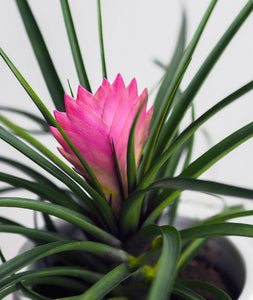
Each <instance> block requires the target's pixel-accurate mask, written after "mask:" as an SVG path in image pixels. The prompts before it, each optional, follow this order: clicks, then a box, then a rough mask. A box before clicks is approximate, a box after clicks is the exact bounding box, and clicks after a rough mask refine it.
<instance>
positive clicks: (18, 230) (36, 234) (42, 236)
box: [0, 225, 69, 243]
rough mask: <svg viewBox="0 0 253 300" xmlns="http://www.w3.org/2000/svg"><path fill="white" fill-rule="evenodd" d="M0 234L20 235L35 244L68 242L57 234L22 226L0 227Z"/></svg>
mask: <svg viewBox="0 0 253 300" xmlns="http://www.w3.org/2000/svg"><path fill="white" fill-rule="evenodd" d="M0 232H8V233H15V234H20V235H23V236H25V237H27V238H29V239H31V240H32V241H36V242H45V243H50V242H55V241H62V240H69V237H67V236H64V235H61V234H58V233H54V232H49V231H45V230H39V229H33V228H26V227H24V226H15V225H0Z"/></svg>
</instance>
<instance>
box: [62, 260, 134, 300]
mask: <svg viewBox="0 0 253 300" xmlns="http://www.w3.org/2000/svg"><path fill="white" fill-rule="evenodd" d="M129 276H131V273H130V271H129V268H128V266H127V265H126V264H120V265H119V266H117V267H115V268H114V269H112V271H110V272H108V273H107V274H106V275H105V276H103V277H102V278H101V279H100V280H99V281H98V282H96V283H95V284H94V285H93V286H92V287H91V288H89V289H88V291H86V292H85V293H84V294H82V295H80V296H74V297H68V298H61V299H64V300H79V299H80V300H100V299H103V297H104V296H106V295H107V294H108V293H109V292H110V291H112V290H113V289H114V288H115V287H117V286H118V285H119V284H120V283H121V282H122V281H124V280H125V279H127V278H128V277H129Z"/></svg>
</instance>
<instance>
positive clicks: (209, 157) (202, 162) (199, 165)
mask: <svg viewBox="0 0 253 300" xmlns="http://www.w3.org/2000/svg"><path fill="white" fill-rule="evenodd" d="M252 136H253V122H252V123H249V124H248V125H246V126H244V127H242V128H241V129H239V130H237V131H236V132H234V133H232V134H231V135H229V136H228V137H226V138H225V139H223V140H222V141H221V142H219V143H218V144H216V145H215V146H213V147H212V148H211V149H209V150H208V151H207V152H205V153H204V154H203V155H202V156H201V157H199V158H198V159H196V160H195V161H194V162H192V163H191V164H190V165H189V166H188V167H187V168H186V169H185V170H184V171H183V172H182V173H181V174H180V177H184V178H186V177H192V178H193V177H194V178H196V177H198V176H200V175H201V174H202V173H203V172H204V171H206V170H207V169H208V168H210V167H211V166H212V165H214V164H215V163H216V162H217V161H218V160H219V159H221V158H222V157H224V156H225V155H226V154H228V153H229V152H230V151H232V150H233V149H235V148H236V147H238V146H239V145H241V144H242V143H243V142H245V141H247V140H248V139H249V138H251V137H252ZM179 194H180V191H174V192H170V191H168V192H167V191H165V192H164V197H161V198H160V199H159V203H158V204H157V203H156V207H155V208H154V209H153V210H152V212H150V214H149V216H148V217H147V219H146V220H145V222H144V224H143V225H144V226H145V225H147V224H150V222H153V220H155V219H156V218H157V217H158V216H159V215H160V214H161V212H162V211H163V209H164V208H165V207H167V206H168V205H169V204H170V203H171V202H172V201H173V200H174V199H175V198H176V197H177V196H178V195H179ZM157 202H158V201H157Z"/></svg>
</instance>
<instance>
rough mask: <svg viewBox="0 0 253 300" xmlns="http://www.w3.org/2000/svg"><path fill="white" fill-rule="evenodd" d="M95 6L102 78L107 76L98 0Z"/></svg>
mask: <svg viewBox="0 0 253 300" xmlns="http://www.w3.org/2000/svg"><path fill="white" fill-rule="evenodd" d="M97 7H98V32H99V44H100V55H101V63H102V72H103V78H107V71H106V63H105V49H104V38H103V26H102V13H101V2H100V0H97Z"/></svg>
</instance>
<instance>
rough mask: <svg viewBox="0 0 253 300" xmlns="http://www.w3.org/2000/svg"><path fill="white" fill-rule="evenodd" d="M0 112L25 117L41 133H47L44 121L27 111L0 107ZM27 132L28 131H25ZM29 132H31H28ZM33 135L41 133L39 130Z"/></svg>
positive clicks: (46, 125)
mask: <svg viewBox="0 0 253 300" xmlns="http://www.w3.org/2000/svg"><path fill="white" fill-rule="evenodd" d="M0 110H2V111H7V112H13V113H16V114H18V115H21V116H25V117H27V118H28V119H30V120H32V121H34V122H35V123H36V124H38V125H39V126H40V127H41V129H42V130H43V133H45V132H49V128H48V124H47V122H45V120H43V119H41V118H40V117H38V116H36V115H35V114H33V113H30V112H28V111H25V110H22V109H17V108H13V107H9V106H0ZM27 131H28V130H27ZM29 131H30V132H31V130H29ZM35 133H41V130H37V131H35Z"/></svg>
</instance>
